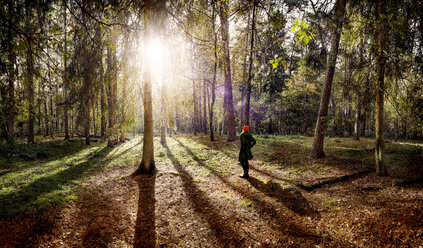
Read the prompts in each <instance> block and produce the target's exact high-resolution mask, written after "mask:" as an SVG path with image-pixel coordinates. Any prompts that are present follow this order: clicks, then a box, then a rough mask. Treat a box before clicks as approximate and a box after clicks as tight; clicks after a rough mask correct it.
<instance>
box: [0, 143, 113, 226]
mask: <svg viewBox="0 0 423 248" xmlns="http://www.w3.org/2000/svg"><path fill="white" fill-rule="evenodd" d="M111 151H112V149H111V148H108V147H104V148H103V149H101V150H100V151H99V152H97V153H96V154H95V156H91V157H89V158H88V160H87V161H85V162H83V163H80V164H77V165H74V166H71V167H69V168H67V169H65V170H62V171H60V172H58V173H56V174H53V175H49V176H46V177H41V178H39V179H37V180H35V181H33V182H32V183H30V184H28V185H26V186H24V187H22V188H20V189H19V190H16V191H13V192H11V193H10V194H7V195H5V196H3V197H2V198H1V199H0V206H1V208H0V218H1V217H5V216H7V215H10V214H12V215H13V214H16V213H19V212H20V211H22V210H23V208H28V207H30V206H31V205H33V204H34V203H35V202H36V201H37V200H38V198H40V197H43V196H45V195H46V194H48V193H50V192H52V191H55V190H60V189H62V188H63V187H67V186H69V185H72V184H73V183H74V181H75V180H78V179H80V178H82V177H84V176H87V175H88V174H89V173H94V172H96V171H99V170H101V169H103V168H104V167H105V166H107V162H108V161H110V160H111V159H113V158H114V157H113V158H109V159H107V160H106V161H103V160H104V158H105V157H106V156H107V154H109V153H110V152H111Z"/></svg>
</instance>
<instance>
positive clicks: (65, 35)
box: [63, 0, 69, 140]
mask: <svg viewBox="0 0 423 248" xmlns="http://www.w3.org/2000/svg"><path fill="white" fill-rule="evenodd" d="M66 15H67V13H66V0H63V19H64V25H63V29H64V44H63V45H64V53H63V61H64V73H63V85H64V87H63V96H64V99H65V104H64V108H63V111H64V112H63V117H64V121H65V140H68V139H69V120H68V108H69V103H68V101H69V100H68V87H69V86H68V84H69V82H68V67H67V66H68V65H67V64H68V63H67V59H68V55H67V51H68V46H67V45H68V44H67V43H68V41H67V20H66Z"/></svg>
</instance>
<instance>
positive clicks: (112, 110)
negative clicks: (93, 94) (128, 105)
mask: <svg viewBox="0 0 423 248" xmlns="http://www.w3.org/2000/svg"><path fill="white" fill-rule="evenodd" d="M115 46H116V42H115V39H114V38H113V37H112V35H110V36H109V44H108V45H107V71H106V75H107V76H106V77H107V103H108V112H109V131H110V132H111V134H109V137H108V138H109V140H108V142H107V146H108V147H113V146H115V145H116V144H117V134H116V131H115V130H113V127H114V126H115V125H116V107H117V106H116V104H117V95H116V94H117V71H116V47H115Z"/></svg>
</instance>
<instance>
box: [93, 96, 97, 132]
mask: <svg viewBox="0 0 423 248" xmlns="http://www.w3.org/2000/svg"><path fill="white" fill-rule="evenodd" d="M96 98H97V97H94V99H93V135H94V136H97V126H96V125H95V117H96V110H97V101H96Z"/></svg>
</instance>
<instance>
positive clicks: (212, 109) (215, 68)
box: [209, 3, 217, 141]
mask: <svg viewBox="0 0 423 248" xmlns="http://www.w3.org/2000/svg"><path fill="white" fill-rule="evenodd" d="M215 23H216V5H215V3H213V13H212V31H213V35H214V37H213V46H214V48H213V55H214V58H213V59H214V61H213V79H212V85H211V104H210V111H209V112H210V113H209V119H210V121H209V123H210V141H214V127H213V113H214V102H215V101H216V92H215V91H216V90H215V89H216V73H217V32H216V24H215Z"/></svg>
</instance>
